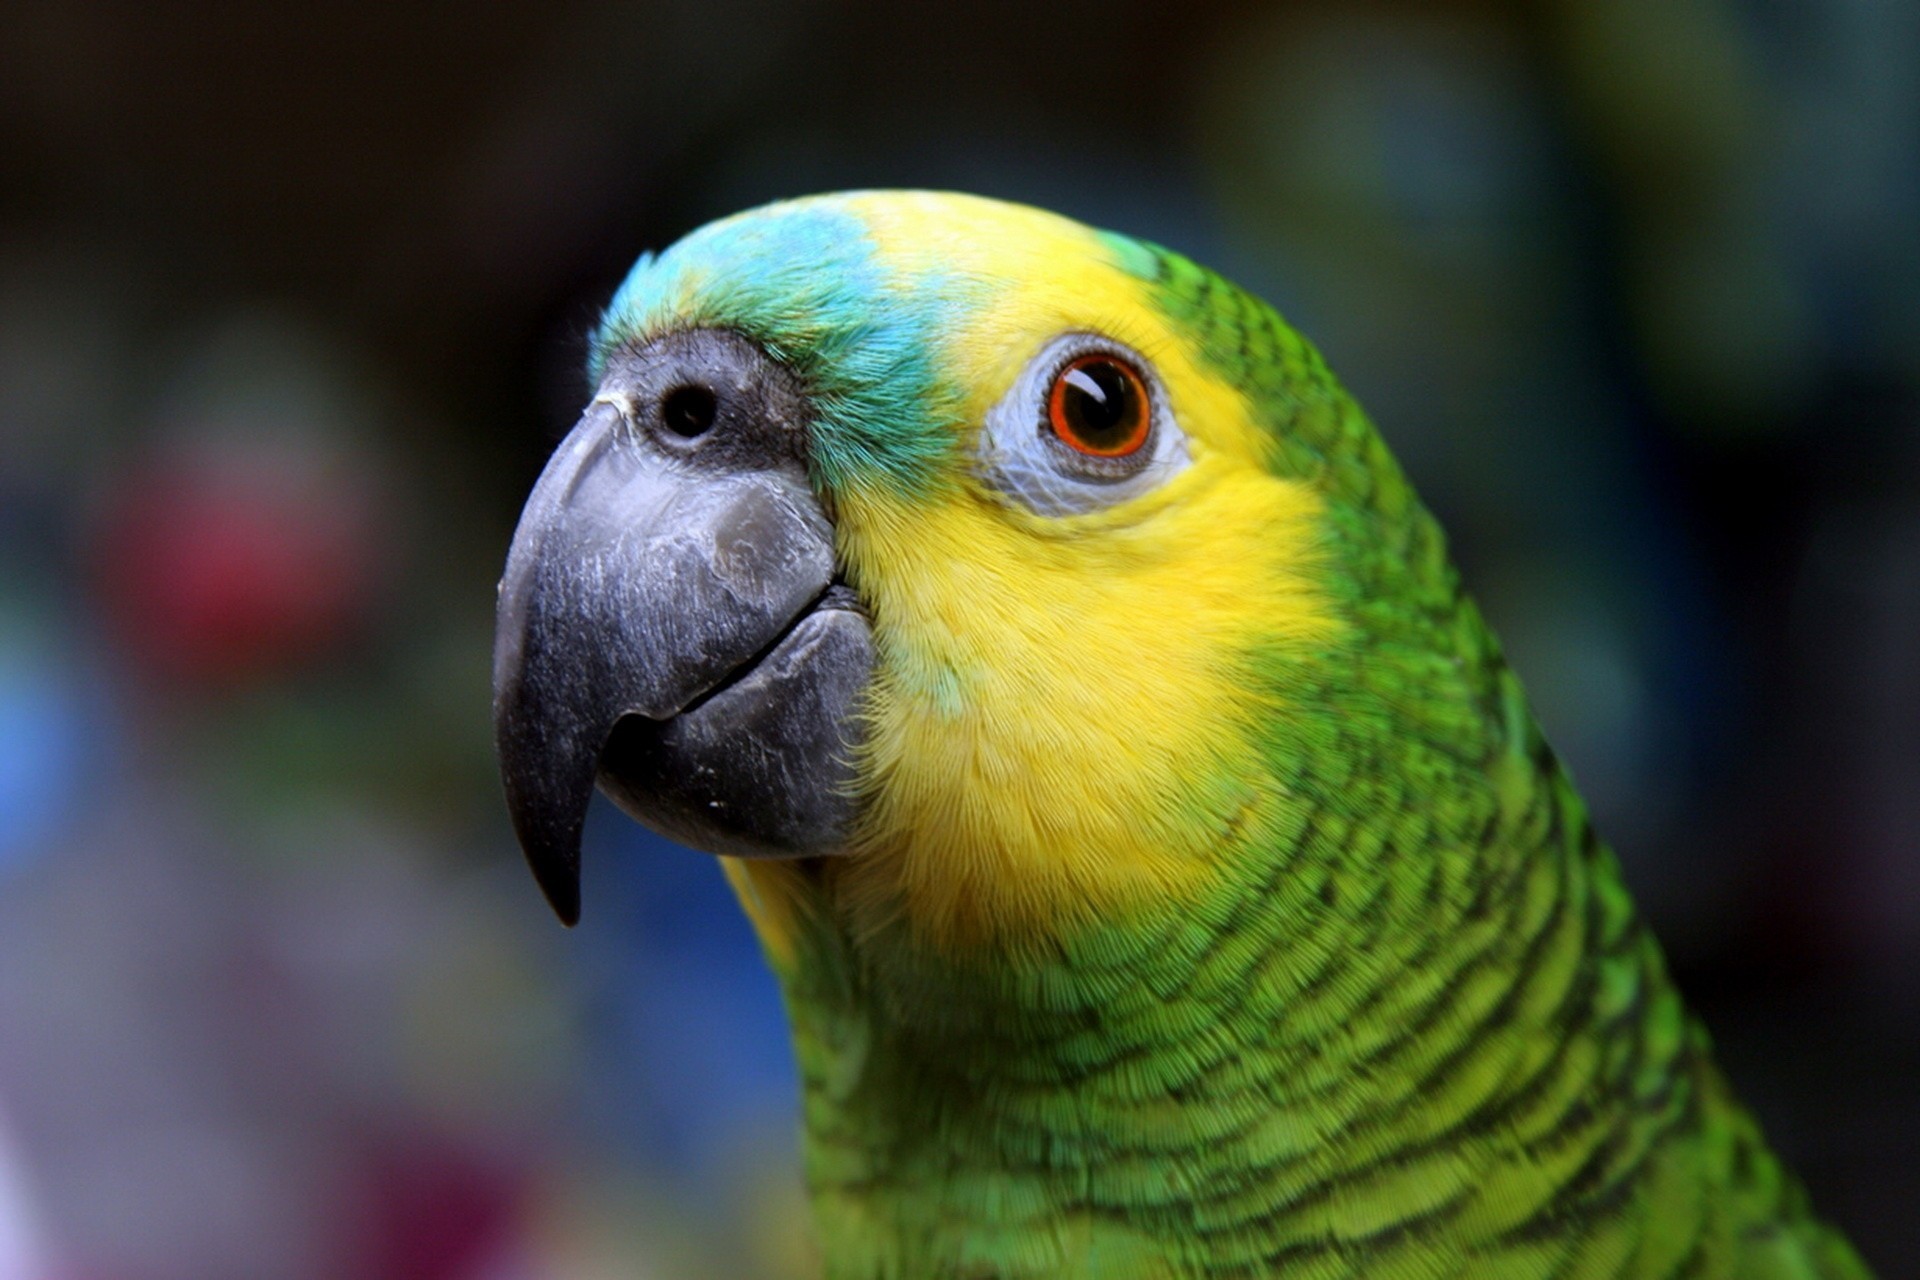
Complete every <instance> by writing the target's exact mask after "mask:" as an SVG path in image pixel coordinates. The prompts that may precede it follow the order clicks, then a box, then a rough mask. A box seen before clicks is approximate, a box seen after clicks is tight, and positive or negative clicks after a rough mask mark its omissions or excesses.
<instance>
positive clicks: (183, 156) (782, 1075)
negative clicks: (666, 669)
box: [0, 0, 1920, 1280]
mask: <svg viewBox="0 0 1920 1280" xmlns="http://www.w3.org/2000/svg"><path fill="white" fill-rule="evenodd" d="M899 185H923V186H936V187H953V188H962V189H967V190H973V191H980V192H984V193H988V194H992V195H1000V196H1007V197H1012V198H1015V199H1021V200H1026V201H1029V202H1033V203H1038V204H1042V205H1046V206H1050V207H1053V208H1056V209H1059V210H1061V211H1063V212H1066V213H1069V214H1073V215H1076V216H1078V217H1081V218H1083V219H1086V220H1089V221H1092V222H1095V223H1097V224H1100V225H1104V226H1110V227H1113V228H1116V229H1119V230H1123V231H1128V232H1132V233H1135V234H1139V235H1144V236H1147V237H1149V238H1152V239H1156V240H1159V241H1162V242H1164V243H1167V244H1169V245H1172V246H1174V247H1176V248H1179V249H1181V250H1184V251H1186V252H1188V253H1189V254H1191V255H1192V256H1194V257H1197V258H1199V259H1200V260H1202V261H1204V262H1207V263H1209V264H1211V265H1214V266H1216V267H1219V268H1221V269H1222V270H1224V271H1226V272H1227V273H1228V274H1230V275H1233V276H1235V277H1237V278H1238V279H1240V280H1241V281H1242V282H1243V283H1245V284H1247V285H1249V286H1251V287H1253V288H1254V289H1255V290H1256V291H1258V292H1261V293H1263V294H1264V295H1265V296H1267V297H1268V298H1269V299H1270V300H1272V301H1274V302H1275V303H1276V304H1278V305H1279V306H1280V307H1281V308H1282V310H1283V311H1284V312H1285V313H1286V314H1287V315H1288V316H1289V318H1290V319H1292V320H1293V321H1294V322H1295V323H1296V324H1298V325H1299V326H1300V327H1301V328H1302V329H1304V330H1305V331H1306V332H1307V333H1308V334H1310V335H1311V336H1312V337H1313V338H1314V339H1315V340H1316V341H1318V342H1319V343H1320V345H1321V346H1322V348H1323V349H1324V350H1325V352H1326V354H1327V356H1328V358H1329V360H1330V361H1331V362H1332V364H1333V366H1334V367H1335V369H1336V370H1338V371H1339V372H1340V373H1341V375H1342V376H1343V377H1344V378H1345V379H1346V380H1347V382H1348V384H1349V385H1350V386H1351V387H1353V389H1354V390H1355V391H1356V392H1357V393H1358V394H1359V396H1360V397H1361V399H1362V400H1363V401H1364V402H1365V403H1366V404H1368V405H1369V406H1370V408H1371V409H1372V411H1373V413H1374V416H1375V417H1376V419H1377V420H1378V422H1379V423H1380V426H1381V428H1382V430H1383V431H1384V432H1385V434H1386V436H1387V438H1388V440H1389V441H1390V442H1391V443H1392V445H1393V446H1394V448H1395V449H1396V450H1397V451H1398V452H1399V454H1400V456H1401V458H1402V459H1403V461H1404V462H1405V463H1406V464H1407V466H1408V468H1409V470H1410V471H1411V472H1412V473H1413V476H1414V478H1415V480H1416V482H1417V483H1418V484H1419V485H1420V487H1421V489H1422V491H1423V492H1424V494H1425V495H1426V497H1427V499H1428V501H1429V502H1430V503H1431V504H1432V505H1433V506H1434V507H1435V508H1436V509H1437V510H1438V511H1439V513H1440V515H1441V517H1442V519H1443V520H1444V521H1445V522H1446V524H1447V525H1448V527H1449V529H1450V530H1451V533H1452V536H1453V538H1454V543H1455V546H1456V548H1457V551H1458V554H1459V557H1460V559H1461V562H1462V564H1463V566H1464V569H1465V572H1466V575H1467V577H1468V580H1469V582H1470V584H1471V585H1472V587H1473V588H1474V589H1475V591H1476V592H1477V593H1478V594H1479V595H1480V597H1481V599H1482V600H1483V601H1484V603H1485V605H1486V607H1487V610H1488V612H1489V613H1490V614H1491V615H1492V617H1493V619H1494V621H1495V623H1496V625H1497V626H1498V627H1499V629H1500V630H1501V632H1502V634H1503V635H1504V636H1505V638H1506V640H1507V642H1508V645H1509V648H1510V650H1511V652H1512V656H1513V658H1514V660H1515V662H1516V663H1517V665H1518V666H1519V668H1520V670H1521V672H1522V673H1523V675H1524V676H1525V677H1526V679H1527V682H1528V684H1529V686H1530V687H1531V689H1532V690H1533V693H1534V697H1535V700H1536V705H1537V708H1538V710H1539V713H1540V715H1541V717H1542V719H1543V720H1544V722H1545V724H1546V727H1547V730H1548V733H1549V735H1550V736H1551V737H1552V738H1553V739H1554V741H1555V742H1556V743H1557V744H1558V745H1559V747H1560V748H1561V750H1562V752H1563V754H1564V755H1565V756H1566V757H1567V759H1568V760H1569V761H1570V762H1571V764H1572V767H1573V769H1574V771H1575V773H1576V775H1577V776H1578V777H1579V779H1580V780H1581V783H1582V785H1583V787H1584V789H1585V790H1586V793H1587V795H1588V796H1589V798H1590V799H1591V801H1592V802H1593V805H1594V807H1595V809H1596V810H1597V811H1598V814H1599V817H1600V821H1601V824H1602V829H1603V830H1604V831H1605V832H1607V833H1608V834H1609V835H1610V837H1611V838H1612V839H1613V841H1614V842H1615V843H1616V844H1618V845H1619V847H1620V851H1621V854H1622V857H1623V859H1624V860H1625V862H1626V864H1627V867H1628V872H1629V875H1630V878H1631V879H1632V881H1633V884H1634V886H1635V889H1636V891H1637V893H1638V895H1639V898H1640V901H1641V903H1642V905H1643V907H1644V908H1645V910H1646V912H1647V914H1648V915H1650V916H1651V917H1652V920H1653V923H1654V925H1655V928H1656V930H1657V931H1658V933H1659V934H1660V936H1661V937H1662V938H1663V939H1664V940H1665V942H1666V945H1667V947H1668V949H1669V951H1670V953H1671V955H1672V957H1673V960H1674V964H1675V967H1676V969H1677V971H1678V973H1679V975H1680V978H1681V981H1682V983H1683V985H1684V986H1685V987H1686V989H1687V990H1688V991H1689V993H1690V994H1691V996H1692V997H1693V999H1694V1001H1695V1003H1696V1005H1697V1007H1698V1008H1699V1009H1700V1010H1701V1011H1702V1012H1703V1014H1704V1015H1705V1016H1706V1018H1707V1021H1708V1022H1709V1024H1710V1025H1711V1026H1712V1027H1713V1029H1714V1031H1715V1033H1716V1035H1717V1037H1718V1040H1719V1043H1720V1045H1721V1050H1722V1056H1723V1058H1724V1060H1725V1064H1726V1066H1727V1068H1728V1069H1729V1071H1730V1073H1731V1074H1732V1076H1733V1077H1734V1078H1735V1080H1736V1081H1737V1082H1738V1083H1739V1085H1740V1087H1741V1088H1742V1090H1743V1092H1744V1093H1745V1095H1746V1096H1747V1098H1748V1099H1749V1100H1750V1101H1751V1102H1752V1103H1753V1105H1754V1106H1755V1107H1756V1109H1757V1110H1758V1111H1759V1112H1760V1114H1761V1116H1762V1118H1763V1120H1764V1121H1765V1123H1766V1125H1767V1127H1768V1130H1769V1132H1770V1133H1771V1135H1772V1136H1773V1138H1774V1140H1775V1141H1776V1143H1777V1144H1778V1145H1779V1146H1781V1147H1782V1148H1784V1149H1785V1150H1786V1152H1787V1153H1788V1154H1789V1155H1790V1156H1791V1158H1792V1159H1793V1160H1794V1161H1795V1163H1796V1164H1797V1165H1798V1167H1799V1168H1800V1170H1801V1171H1802V1173H1803V1174H1804V1175H1805V1176H1806V1178H1807V1180H1808V1182H1809V1183H1810V1184H1811V1185H1812V1188H1813V1191H1814V1195H1815V1199H1816V1202H1817V1203H1818V1204H1819V1205H1821V1206H1822V1207H1823V1208H1824V1209H1825V1210H1826V1211H1827V1212H1828V1213H1829V1214H1830V1215H1831V1216H1833V1217H1834V1218H1836V1219H1837V1220H1839V1222H1841V1223H1842V1224H1843V1225H1844V1226H1845V1227H1847V1228H1848V1229H1849V1230H1850V1231H1851V1232H1853V1233H1854V1235H1855V1236H1856V1238H1857V1239H1858V1241H1859V1243H1860V1244H1861V1246H1862V1247H1863V1249H1864V1251H1865V1252H1866V1253H1867V1254H1868V1255H1869V1257H1870V1258H1871V1259H1872V1260H1873V1261H1874V1262H1875V1263H1876V1264H1877V1265H1878V1266H1880V1267H1881V1268H1882V1269H1883V1270H1884V1273H1885V1274H1886V1275H1887V1276H1889V1277H1893V1276H1899V1275H1920V1261H1916V1259H1920V1212H1916V1209H1915V1206H1916V1204H1920V1159H1916V1153H1920V1016H1917V1015H1920V5H1916V4H1914V3H1913V2H1912V0H1739V2H1736V0H1612V2H1610V3H1602V2H1600V0H1594V2H1593V3H1578V2H1576V0H1542V2H1540V3H1536V4H1520V3H1510V4H1501V3H1436V2H1434V0H1425V2H1422V3H1413V2H1409V3H1400V4H1393V3H1350V2H1337V0H1323V2H1322V3H1316V4H1267V5H1253V4H1222V3H1216V2H1214V0H1192V2H1190V3H1186V4H1182V5H1178V6H1151V5H1147V4H1142V3H1126V2H1122V3H1108V4H1092V3H1070V4H1063V5H1059V6H1056V7H1053V8H1050V9H1045V10H1040V9H1037V8H1036V7H1035V6H1032V5H1029V4H1022V3H1013V2H1012V0H988V2H985V3H977V4H972V5H968V6H950V7H936V6H924V7H908V6H900V5H895V4H891V3H845V4H827V3H815V4H804V3H797V4H787V5H780V6H772V5H767V4H760V3H754V2H752V0H722V2H720V3H699V2H697V0H663V2H658V3H629V4H613V3H605V2H602V0H587V2H584V3H572V4H551V3H542V4H530V3H526V2H525V0H519V2H517V3H500V4H453V3H445V2H443V0H434V2H431V3H379V4H375V3H367V2H364V0H354V2H349V3H335V4H328V5H301V4H278V5H263V4H254V3H247V4H242V3H226V4H185V5H158V4H150V5H135V4H131V3H111V2H106V0H11V2H10V3H9V4H8V5H7V7H6V9H5V11H4V16H0V1277H4V1278H6V1280H11V1278H12V1277H21V1278H22V1280H176V1278H177V1280H226V1278H228V1277H232V1278H234V1280H254V1278H259V1277H267V1278H278V1277H288V1278H292V1280H305V1278H308V1277H313V1278H316V1280H317V1278H320V1277H355V1278H356V1280H483V1278H484V1280H520V1278H522V1277H525V1278H536V1277H537V1278H541V1280H545V1278H549V1277H551V1278H555V1280H561V1278H564V1280H576V1278H577V1280H603V1278H604V1280H613V1278H614V1277H633V1276H647V1277H711V1276H728V1277H747V1278H761V1280H784V1278H785V1277H797V1276H802V1275H806V1274H807V1273H808V1269H809V1266H808V1263H809V1258H808V1254H807V1251H806V1246H805V1244H804V1239H805V1236H804V1225H803V1223H804V1216H803V1214H804V1210H803V1206H802V1202H801V1198H800V1193H799V1189H798V1176H797V1172H796V1166H795V1158H794V1154H793V1146H794V1142H793V1130H794V1125H795V1121H794V1111H793V1108H794V1097H793V1084H792V1079H791V1068H790V1067H789V1065H788V1062H787V1056H786V1047H785V1041H784V1033H783V1030H782V1027H781V1023H780V1018H779V1011H778V1007H777V1002H776V1000H775V996H774V993H773V989H772V986H771V983H770V980H769V979H768V978H767V977H766V976H765V975H764V973H763V972H762V971H761V968H760V963H759V959H758V957H757V955H756V954H755V952H754V949H753V945H752V942H751V939H750V937H749V936H748V934H747V931H746V929H745V927H744V926H743V925H742V924H741V923H740V921H739V920H738V919H737V918H736V912H735V910H734V908H733V907H732V904H731V903H730V901H729V900H728V897H727V895H726V892H725V890H724V889H723V888H722V886H721V883H720V878H719V875H718V873H717V871H716V870H715V869H714V867H713V866H712V864H711V862H710V860H708V859H705V858H703V857H701V856H698V855H695V854H691V853H687V852H685V851H681V850H677V849H673V848H670V847H668V846H665V845H663V844H661V843H660V842H658V841H656V840H654V839H652V838H651V837H648V836H646V835H645V834H644V833H642V832H639V831H637V830H636V829H634V828H633V827H631V826H630V825H629V824H627V823H625V822H624V821H623V820H621V819H619V818H618V817H617V816H615V815H613V814H611V813H610V812H607V811H604V810H596V813H595V816H594V820H593V823H592V825H591V830H590V833H589V848H588V850H587V859H588V866H587V877H586V878H587V884H586V890H587V894H586V917H585V921H584V923H583V925H582V926H581V928H580V929H579V930H578V931H577V932H576V933H573V934H565V933H563V932H562V931H561V930H560V929H559V928H558V926H556V925H555V924H554V922H553V921H552V919H551V917H549V916H548V915H547V913H546V910H545V908H544V906H543V905H542V903H541V901H540V899H539V896H538V894H537V893H536V892H535V891H534V888H533V885H532V883H531V881H530V879H529V878H528V877H527V875H526V874H525V872H524V870H523V868H522V867H521V866H520V863H519V857H518V853H517V851H516V849H515V848H514V845H513V842H512V837H511V835H510V833H509V830H508V827H507V823H506V819H505V815H504V812H503V809H502V805H501V802H500V799H499V795H498V790H497V783H496V780H495V776H494V773H493V762H492V755H491V746H490V740H489V723H488V687H487V683H488V663H489V647H490V643H491V621H492V618H491V610H492V590H493V583H494V580H495V578H496V576H497V574H498V571H499V566H500V564H501V561H502V558H503V555H504V551H505V547H506V542H507V538H508V535H509V533H510V531H511V529H512V526H513V521H514V519H515V517H516V515H517V512H518V508H519V503H520V500H521V498H522V497H523V496H524V495H525V493H526V491H527V489H528V487H529V486H530V484H531V482H532V480H533V477H534V475H535V474H536V472H537V470H538V468H539V466H540V464H541V462H542V460H543V458H544V456H545V454H546V452H547V451H548V450H549V449H550V448H551V447H552V445H553V443H554V442H555V441H556V440H557V439H558V438H559V437H560V435H561V434H562V433H563V432H564V430H565V429H566V427H567V426H568V424H569V423H570V422H571V420H572V418H573V416H574V414H575V413H576V411H577V410H578V408H579V407H580V405H581V403H582V401H583V399H584V393H585V387H584V383H583V380H582V375H581V373H580V372H579V370H580V365H581V357H582V347H583V335H584V334H585V333H586V331H587V330H588V328H589V327H590V326H591V324H592V323H593V320H594V318H595V315H596V312H597V309H598V307H599V306H600V305H601V304H602V303H603V302H604V300H605V299H606V298H607V296H608V295H609V294H610V292H611V290H612V288H613V286H614V285H615V284H616V283H617V282H618V280H619V278H620V276H621V274H622V273H623V271H624V270H625V268H626V266H627V264H628V263H629V262H630V261H631V259H632V258H633V257H634V256H635V255H636V254H637V253H638V252H639V251H640V250H641V249H644V248H649V247H654V248H657V247H660V246H662V245H663V244H665V243H667V242H668V241H670V240H671V239H673V238H674V237H676V236H678V235H679V234H681V233H683V232H685V231H687V230H689V229H691V228H692V227H694V226H695V225H697V224H699V223H700V222H702V221H704V220H706V219H708V218H709V217H713V216H716V215H719V214H722V213H726V212H730V211H732V210H734V209H736V208H739V207H742V206H745V205H748V204H751V203H755V202H758V201H761V200H765V199H768V198H772V197H776V196H783V195H793V194H800V193H804V192H808V191H814V190H821V189H830V188H837V187H845V186H899Z"/></svg>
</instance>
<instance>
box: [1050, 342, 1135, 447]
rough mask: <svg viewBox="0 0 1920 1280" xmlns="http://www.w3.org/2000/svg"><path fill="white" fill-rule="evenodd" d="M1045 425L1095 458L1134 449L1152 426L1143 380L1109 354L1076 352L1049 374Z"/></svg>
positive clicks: (1064, 442)
mask: <svg viewBox="0 0 1920 1280" xmlns="http://www.w3.org/2000/svg"><path fill="white" fill-rule="evenodd" d="M1047 425H1048V426H1049V427H1051V428H1052V429H1053V434H1054V435H1056V436H1058V437H1059V438H1060V441H1061V443H1063V444H1065V445H1067V446H1069V447H1071V448H1074V449H1078V450H1079V451H1080V452H1081V453H1085V454H1090V455H1092V456H1093V457H1096V458H1125V457H1127V456H1129V455H1131V454H1135V453H1138V452H1139V451H1140V449H1141V446H1143V445H1145V444H1146V442H1147V433H1148V432H1149V431H1150V430H1151V429H1152V427H1153V408H1152V405H1151V403H1150V402H1149V400H1148V397H1147V384H1146V380H1145V379H1143V378H1142V377H1141V376H1140V372H1139V370H1137V369H1135V368H1134V367H1133V366H1132V365H1129V364H1127V363H1126V362H1125V361H1122V360H1118V359H1116V358H1114V357H1113V356H1110V355H1088V356H1081V357H1080V358H1079V359H1077V360H1075V361H1073V362H1072V363H1071V364H1069V365H1068V366H1067V367H1066V368H1064V369H1062V370H1061V371H1060V372H1059V373H1058V374H1057V375H1055V377H1054V379H1053V386H1052V387H1051V388H1050V389H1049V390H1048V392H1047Z"/></svg>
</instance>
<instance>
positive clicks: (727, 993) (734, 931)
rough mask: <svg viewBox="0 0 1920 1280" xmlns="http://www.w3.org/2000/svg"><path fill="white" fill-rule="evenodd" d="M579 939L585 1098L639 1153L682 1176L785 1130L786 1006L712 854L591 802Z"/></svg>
mask: <svg viewBox="0 0 1920 1280" xmlns="http://www.w3.org/2000/svg"><path fill="white" fill-rule="evenodd" d="M585 844H586V847H585V849H584V851H583V862H584V868H585V876H586V883H585V886H584V888H585V895H584V896H585V899H586V918H587V921H588V923H587V924H584V925H583V926H582V929H581V931H580V935H579V936H580V939H581V941H582V942H583V943H589V942H590V943H591V946H590V947H589V948H587V949H586V950H585V954H584V955H583V957H582V960H583V965H584V967H585V969H586V973H585V975H584V976H585V978H586V981H587V983H588V988H589V1007H590V1009H591V1010H592V1024H591V1028H590V1034H591V1038H592V1040H593V1043H594V1052H595V1054H596V1056H597V1057H599V1059H600V1063H599V1068H598V1070H596V1072H595V1074H596V1075H597V1076H599V1077H600V1081H599V1084H598V1086H597V1087H595V1088H593V1089H592V1091H591V1092H592V1097H591V1100H590V1105H591V1106H593V1107H594V1108H595V1109H596V1111H602V1109H604V1111H602V1113H601V1114H599V1115H598V1116H597V1117H596V1118H597V1119H599V1120H600V1121H602V1122H603V1127H604V1128H605V1129H606V1130H608V1131H610V1132H612V1133H613V1134H614V1135H616V1137H617V1139H618V1140H619V1141H621V1142H623V1143H625V1144H630V1145H632V1146H633V1147H635V1148H637V1150H638V1153H639V1154H640V1155H641V1156H642V1157H643V1158H644V1159H646V1160H648V1161H650V1162H654V1163H658V1164H663V1165H669V1166H673V1167H675V1168H677V1169H681V1170H686V1171H689V1172H696V1173H707V1174H713V1173H719V1172H721V1171H720V1170H719V1169H717V1168H716V1167H715V1162H716V1161H718V1160H721V1159H723V1158H724V1157H726V1156H729V1155H734V1154H737V1153H738V1149H739V1143H740V1141H741V1139H742V1138H743V1137H747V1136H750V1135H751V1134H752V1133H753V1131H754V1130H756V1129H760V1128H763V1127H764V1126H766V1125H768V1124H770V1123H776V1124H778V1125H779V1126H781V1131H782V1133H783V1134H785V1133H787V1132H790V1131H791V1130H792V1129H793V1126H794V1123H795V1122H794V1120H793V1117H794V1116H795V1115H796V1114H797V1109H798V1094H799V1086H798V1083H797V1077H796V1075H795V1071H794V1065H793V1054H792V1050H791V1047H790V1045H789V1041H788V1035H787V1023H786V1014H785V1011H784V1009H783V1008H782V1006H781V1003H780V992H779V988H778V986H777V985H776V984H775V982H774V978H773V975H772V973H771V972H770V971H769V970H768V969H767V967H766V964H765V962H764V960H763V959H762V958H761V954H760V946H759V942H758V940H757V939H756V938H755V937H754V935H753V930H752V928H751V927H750V926H749V925H748V924H747V921H746V917H745V916H744V915H743V914H742V913H741V911H740V907H739V904H738V903H737V902H736V901H735V900H734V897H733V891H732V889H731V888H730V887H729V886H728V885H727V883H726V879H725V877H724V876H723V875H722V874H721V871H720V867H719V864H718V862H717V861H716V860H715V859H714V858H713V857H711V856H710V855H708V854H704V853H695V852H693V851H691V850H688V849H685V848H682V847H681V846H679V845H676V844H674V843H672V842H671V841H668V840H665V839H663V838H661V837H659V836H656V835H654V834H653V833H652V832H650V831H647V830H646V829H644V828H642V827H640V826H638V825H636V824H635V823H633V822H632V821H631V820H629V819H628V818H627V817H626V816H625V815H623V814H621V813H620V812H618V811H617V810H615V809H614V808H613V807H612V806H611V805H609V804H607V803H606V802H605V801H604V800H602V799H600V798H598V797H596V798H595V801H594V808H593V811H592V813H591V815H590V816H589V818H588V822H587V831H586V841H585Z"/></svg>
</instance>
